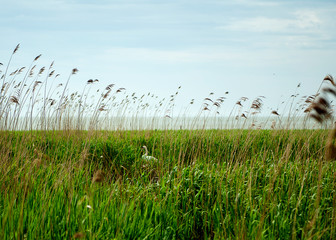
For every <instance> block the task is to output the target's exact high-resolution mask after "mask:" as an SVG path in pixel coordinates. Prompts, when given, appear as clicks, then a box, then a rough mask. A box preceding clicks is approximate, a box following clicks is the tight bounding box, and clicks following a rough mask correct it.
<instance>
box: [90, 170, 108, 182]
mask: <svg viewBox="0 0 336 240" xmlns="http://www.w3.org/2000/svg"><path fill="white" fill-rule="evenodd" d="M104 175H105V174H104V172H103V171H102V170H98V171H96V172H95V174H94V175H93V179H92V182H93V183H96V182H98V183H100V182H103V180H104Z"/></svg>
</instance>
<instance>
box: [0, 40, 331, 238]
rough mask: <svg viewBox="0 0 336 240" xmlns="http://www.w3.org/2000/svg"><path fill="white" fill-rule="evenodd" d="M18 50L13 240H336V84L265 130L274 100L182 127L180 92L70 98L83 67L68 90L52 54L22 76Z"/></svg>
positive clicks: (6, 209)
mask: <svg viewBox="0 0 336 240" xmlns="http://www.w3.org/2000/svg"><path fill="white" fill-rule="evenodd" d="M18 50H19V45H18V46H17V47H16V48H15V50H14V51H13V54H12V55H11V57H10V60H9V62H8V64H7V66H4V65H2V66H1V67H2V68H0V70H1V73H0V74H2V77H1V80H2V89H1V95H0V119H1V121H0V129H1V131H0V159H1V164H0V187H1V194H0V215H1V216H0V228H1V231H0V239H12V238H17V239H65V238H67V239H77V238H78V239H335V238H336V194H335V189H336V171H335V169H336V166H335V164H336V162H335V161H334V160H335V158H336V155H335V152H336V150H335V149H336V147H335V138H336V132H335V130H334V128H333V121H334V116H333V111H332V110H333V106H332V99H333V97H334V95H336V91H335V89H334V87H335V83H334V80H333V78H332V76H330V75H328V76H326V77H325V78H324V79H323V81H322V83H321V87H320V89H319V90H318V91H317V93H316V94H313V95H311V96H303V97H300V96H298V95H296V94H294V95H293V96H292V97H290V100H289V103H286V107H285V108H284V110H283V111H282V112H280V111H279V109H274V110H272V111H271V112H270V113H268V115H266V116H264V118H263V121H262V122H260V121H259V119H260V118H258V116H259V114H261V112H262V108H263V104H264V101H265V99H264V98H263V97H262V96H260V97H256V98H255V99H253V100H252V101H251V104H248V107H247V108H244V107H243V106H246V105H247V102H248V99H247V98H245V97H242V98H241V99H239V100H238V101H237V102H236V104H235V105H234V106H233V107H231V110H230V111H229V112H228V116H227V117H226V118H225V121H224V122H223V121H220V118H219V116H218V115H219V114H218V113H217V112H219V111H220V109H221V108H223V104H224V102H225V101H226V98H227V97H228V94H224V96H222V97H215V96H214V94H209V96H207V97H206V98H204V99H203V100H202V103H201V106H199V111H198V113H197V114H196V116H194V117H193V118H192V119H191V120H190V121H188V123H187V124H185V125H183V121H182V120H183V117H184V116H186V114H187V113H188V111H189V110H188V109H189V108H190V107H191V106H193V105H194V104H195V103H194V102H195V100H191V102H190V103H189V105H188V107H187V108H186V109H185V111H184V112H183V111H182V112H180V113H179V115H178V116H179V117H180V118H181V119H182V120H179V121H177V120H176V113H175V112H176V106H175V99H176V96H177V95H178V94H179V89H180V88H178V89H177V92H176V93H175V94H173V95H171V96H170V97H168V98H167V99H159V98H158V97H156V96H155V95H154V94H145V95H141V94H140V95H139V96H138V95H137V94H136V93H132V94H128V93H127V90H126V89H124V88H122V87H119V88H117V87H116V86H114V85H113V84H110V85H108V86H107V87H105V88H104V89H103V90H99V89H98V90H99V91H98V90H96V89H95V87H94V86H95V85H94V84H96V83H97V82H98V80H96V79H90V80H88V81H87V83H86V84H85V85H84V86H83V90H82V91H80V92H75V93H70V92H69V89H68V84H69V82H70V81H71V79H72V78H73V77H75V76H74V75H75V74H76V73H77V72H78V70H77V69H76V68H74V69H73V70H72V71H70V73H69V76H68V77H66V78H65V82H64V83H63V84H62V83H58V82H57V83H56V80H55V78H56V79H57V78H59V77H60V76H57V73H56V72H55V70H53V64H51V65H50V66H49V67H48V68H46V67H42V68H40V70H39V71H37V70H35V69H36V68H37V67H34V66H35V64H37V61H38V59H39V58H40V57H41V56H37V57H36V58H34V59H33V61H32V63H31V65H30V67H28V68H18V69H17V70H14V71H13V72H11V73H10V72H9V69H10V63H11V59H12V57H13V56H14V55H15V54H17V52H18ZM60 84H62V85H60ZM58 85H60V86H58ZM298 88H299V86H298ZM97 91H98V92H97ZM92 94H94V95H95V96H98V97H95V98H91V95H92ZM285 112H286V114H285ZM298 117H300V119H302V121H301V122H300V123H298V122H297V119H298ZM111 119H112V120H111ZM148 121H150V124H148ZM181 121H182V122H181ZM125 122H126V126H125ZM144 122H146V123H144ZM209 122H211V127H208V126H209ZM102 123H105V124H106V125H102ZM123 124H124V125H123ZM144 126H147V127H144ZM181 126H182V127H181ZM212 126H215V127H212ZM298 128H300V129H298ZM111 129H113V131H111ZM142 146H147V148H148V151H149V154H150V155H152V156H154V157H155V158H157V159H158V160H157V161H147V160H145V159H143V158H142V155H143V154H144V152H143V150H142Z"/></svg>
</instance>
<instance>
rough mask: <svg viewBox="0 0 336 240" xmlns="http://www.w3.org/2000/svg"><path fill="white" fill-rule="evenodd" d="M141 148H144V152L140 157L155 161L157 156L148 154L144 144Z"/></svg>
mask: <svg viewBox="0 0 336 240" xmlns="http://www.w3.org/2000/svg"><path fill="white" fill-rule="evenodd" d="M142 148H144V149H145V151H146V153H145V154H144V155H142V159H144V160H147V161H157V158H155V157H153V156H148V150H147V147H146V146H143V147H142Z"/></svg>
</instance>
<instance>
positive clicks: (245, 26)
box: [220, 10, 324, 33]
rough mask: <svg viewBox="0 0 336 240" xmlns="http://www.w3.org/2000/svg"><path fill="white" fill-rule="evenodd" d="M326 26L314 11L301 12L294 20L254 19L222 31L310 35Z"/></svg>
mask: <svg viewBox="0 0 336 240" xmlns="http://www.w3.org/2000/svg"><path fill="white" fill-rule="evenodd" d="M323 24H324V21H323V20H322V18H320V17H319V16H318V13H317V12H315V11H313V10H299V11H296V12H294V13H293V14H292V18H289V19H287V18H269V17H263V16H260V17H254V18H247V19H244V20H238V21H234V22H232V23H231V24H228V25H226V26H223V27H220V28H221V29H226V30H234V31H251V32H275V33H288V32H290V33H302V32H304V33H309V32H316V31H317V30H319V29H320V28H321V26H322V25H323Z"/></svg>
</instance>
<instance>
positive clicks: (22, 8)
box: [0, 0, 336, 108]
mask: <svg viewBox="0 0 336 240" xmlns="http://www.w3.org/2000/svg"><path fill="white" fill-rule="evenodd" d="M0 2H1V14H0V31H1V44H0V62H2V63H6V62H7V61H8V58H9V56H10V54H11V52H12V50H13V48H14V47H15V46H16V44H17V43H20V44H21V48H20V51H19V52H18V54H17V55H16V56H15V59H14V60H13V64H12V66H13V69H14V68H16V67H20V66H27V65H29V64H30V62H31V60H32V59H33V58H34V57H35V56H37V55H38V54H40V53H41V54H42V58H41V60H40V64H41V65H46V66H48V65H49V64H50V63H51V62H52V61H53V60H55V69H56V71H57V72H59V73H61V76H63V78H61V80H58V81H61V82H62V81H65V80H66V77H67V76H68V73H69V72H70V71H71V69H72V68H74V67H77V68H78V69H79V73H78V75H76V76H75V77H74V78H73V80H72V82H71V84H70V88H72V89H82V87H84V85H85V83H86V81H87V80H88V79H90V78H98V79H99V80H100V84H101V87H104V86H106V85H107V84H109V83H115V84H116V85H117V86H119V87H125V88H126V89H127V91H128V92H129V93H132V92H137V93H139V94H142V93H147V92H152V93H155V94H157V95H159V96H160V97H167V96H169V95H170V94H173V93H175V90H176V89H177V87H178V86H180V85H181V86H182V89H181V92H180V93H181V96H180V97H179V99H178V103H179V104H182V105H183V103H185V104H187V103H188V102H189V100H190V99H192V98H195V99H199V100H202V99H203V98H205V97H207V96H208V94H209V93H210V92H214V93H215V96H216V97H219V96H222V95H224V93H225V92H226V91H229V92H230V95H229V99H230V101H232V103H231V105H230V104H229V103H228V105H225V107H228V108H229V107H230V108H231V107H232V105H233V104H234V102H235V101H236V100H237V99H238V98H239V97H242V96H246V97H249V98H254V97H257V96H259V95H264V96H266V100H265V103H267V104H268V105H270V106H271V107H272V108H276V107H277V106H278V104H279V103H280V102H281V101H283V100H286V99H287V97H288V96H290V95H291V94H293V93H294V92H295V88H296V86H297V84H298V83H300V82H301V83H302V87H301V89H300V90H299V92H300V93H301V94H302V95H305V94H313V93H315V91H316V90H317V88H318V86H319V84H320V82H321V80H322V79H323V78H324V76H325V75H326V74H332V75H335V56H336V2H335V1H334V0H330V1H310V0H307V1H263V0H228V1H226V0H223V1H220V0H189V1H188V0H180V1H178V0H171V1H163V0H137V1H136V0H133V1H132V0H111V1H107V0H104V1H99V0H84V1H79V0H78V1H76V0H72V1H65V0H64V1H63V0H29V1H23V0H21V1H20V0H13V1H0Z"/></svg>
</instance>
